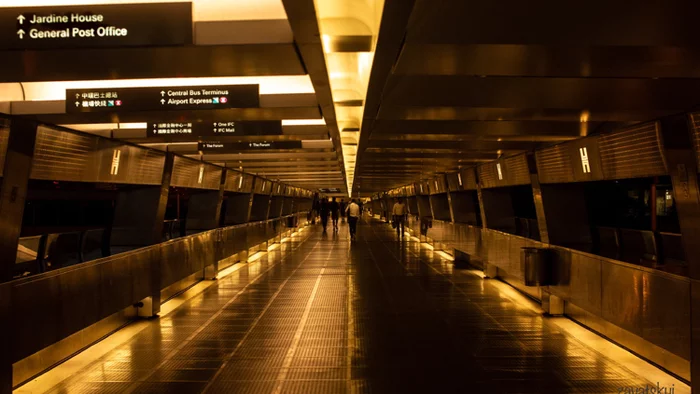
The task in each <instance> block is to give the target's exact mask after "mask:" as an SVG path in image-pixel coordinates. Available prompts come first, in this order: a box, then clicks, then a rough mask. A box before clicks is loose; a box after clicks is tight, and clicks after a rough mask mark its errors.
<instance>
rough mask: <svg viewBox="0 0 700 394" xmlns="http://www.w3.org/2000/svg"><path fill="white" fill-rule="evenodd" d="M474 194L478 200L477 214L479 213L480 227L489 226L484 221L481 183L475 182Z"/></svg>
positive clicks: (484, 210)
mask: <svg viewBox="0 0 700 394" xmlns="http://www.w3.org/2000/svg"><path fill="white" fill-rule="evenodd" d="M476 196H477V199H478V200H479V215H481V228H489V227H488V224H487V223H488V222H487V221H486V209H485V208H484V195H483V193H482V192H481V183H480V182H477V183H476Z"/></svg>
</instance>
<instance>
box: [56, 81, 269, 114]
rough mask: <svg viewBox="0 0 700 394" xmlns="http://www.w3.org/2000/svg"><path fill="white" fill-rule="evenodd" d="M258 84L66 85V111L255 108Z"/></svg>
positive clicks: (258, 104)
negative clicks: (96, 87) (97, 86)
mask: <svg viewBox="0 0 700 394" xmlns="http://www.w3.org/2000/svg"><path fill="white" fill-rule="evenodd" d="M259 91H260V88H259V85H231V86H181V87H145V88H109V89H66V112H67V113H83V112H137V111H181V110H198V109H202V110H205V109H226V108H255V107H259V106H260V95H259Z"/></svg>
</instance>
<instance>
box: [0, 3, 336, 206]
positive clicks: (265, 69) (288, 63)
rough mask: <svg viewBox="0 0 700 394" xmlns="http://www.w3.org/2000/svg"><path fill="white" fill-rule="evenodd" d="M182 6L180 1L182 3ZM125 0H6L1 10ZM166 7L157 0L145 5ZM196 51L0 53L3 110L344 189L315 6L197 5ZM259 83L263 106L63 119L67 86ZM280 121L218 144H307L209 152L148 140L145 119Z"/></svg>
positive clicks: (310, 185)
mask: <svg viewBox="0 0 700 394" xmlns="http://www.w3.org/2000/svg"><path fill="white" fill-rule="evenodd" d="M175 1H179V0H175ZM135 2H139V1H132V0H129V1H123V0H89V1H76V0H0V7H20V6H46V5H70V4H119V3H135ZM140 2H148V3H153V2H160V1H140ZM192 3H193V4H192V6H193V20H194V25H193V32H194V45H187V46H172V47H166V46H161V47H158V46H151V47H132V48H102V49H89V50H88V49H48V50H26V51H0V56H1V57H2V58H3V62H0V112H6V113H11V114H18V115H33V116H36V117H37V118H38V119H40V120H42V121H45V122H48V123H53V124H58V125H64V126H67V127H70V128H73V129H77V130H82V131H85V132H90V133H95V134H100V135H103V136H109V137H114V138H119V139H124V140H128V141H130V142H133V143H137V144H141V145H146V146H149V147H152V148H156V149H161V150H167V151H170V152H176V153H179V154H183V155H186V156H190V157H194V158H198V159H199V158H201V159H203V160H205V161H209V162H212V163H215V164H219V165H222V166H227V167H233V168H237V169H242V170H244V171H246V172H248V173H253V174H258V175H261V176H264V177H267V178H269V179H272V180H279V181H281V182H284V183H287V184H290V185H293V186H298V187H303V188H306V189H309V190H317V189H319V188H337V189H340V190H341V191H342V193H344V194H346V193H347V182H346V176H345V167H344V160H343V148H342V144H341V137H340V131H339V129H338V124H337V121H336V115H335V108H334V102H333V97H332V95H331V89H330V82H329V72H328V70H327V67H326V60H325V57H324V49H323V43H322V41H321V37H320V33H319V25H318V15H317V14H316V9H315V7H314V1H313V0H302V1H297V0H236V1H228V0H194V1H193V2H192ZM238 84H259V85H260V107H259V108H233V109H224V110H196V111H141V112H128V113H77V114H76V113H66V111H65V101H64V99H65V90H66V89H76V88H87V87H95V88H100V87H144V86H202V85H238ZM183 119H187V120H193V121H202V122H203V121H212V120H214V121H219V120H226V121H257V120H281V121H282V135H262V136H239V137H221V138H218V139H217V141H218V140H221V141H220V142H236V141H245V142H253V141H301V148H295V149H276V150H264V151H260V150H256V151H246V150H241V151H235V152H232V153H226V154H202V152H199V151H198V147H197V142H196V141H192V142H168V141H166V140H164V139H163V138H158V137H155V138H154V137H152V136H151V137H149V136H147V131H146V125H147V122H165V121H172V122H175V121H182V120H183Z"/></svg>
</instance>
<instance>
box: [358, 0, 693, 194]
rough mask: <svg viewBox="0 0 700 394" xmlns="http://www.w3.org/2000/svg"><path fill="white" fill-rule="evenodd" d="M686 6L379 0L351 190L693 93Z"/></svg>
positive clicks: (680, 104) (490, 156)
mask: <svg viewBox="0 0 700 394" xmlns="http://www.w3.org/2000/svg"><path fill="white" fill-rule="evenodd" d="M698 8H700V7H699V6H698V5H695V4H692V5H691V4H688V5H687V7H686V5H684V7H676V6H675V5H674V4H671V3H668V2H658V3H654V4H646V3H644V4H641V3H640V4H637V3H636V4H635V5H634V6H633V7H632V6H631V5H630V4H629V3H628V2H622V1H613V2H609V1H607V2H588V3H585V4H580V5H578V6H574V5H572V4H570V3H566V2H560V1H554V0H544V1H538V2H522V1H515V0H506V1H498V2H487V1H483V2H471V1H463V0H387V1H386V3H385V8H384V17H383V19H382V22H381V29H380V33H379V38H378V41H377V46H376V52H375V57H374V63H373V66H372V71H371V76H370V80H369V87H368V93H367V98H366V105H365V110H364V114H363V121H362V129H361V134H360V141H359V147H358V156H357V168H356V175H355V182H354V185H353V191H359V192H360V193H361V195H363V196H367V195H370V194H372V193H374V192H381V191H387V190H389V189H392V188H395V187H398V186H403V185H406V184H408V183H411V182H416V181H418V180H421V179H426V178H430V177H432V176H433V175H434V174H436V173H444V172H449V171H453V170H456V169H459V168H462V167H467V166H473V165H476V164H478V163H481V162H484V161H490V160H494V159H496V158H498V157H499V156H501V155H509V154H513V153H517V152H522V151H526V150H533V149H535V148H537V147H540V146H543V145H548V144H553V143H557V142H561V141H565V140H568V139H573V138H577V137H579V136H582V135H587V134H589V133H595V132H600V131H605V130H610V129H613V128H616V127H619V126H621V125H624V124H629V123H635V122H639V121H645V120H649V119H653V118H657V117H659V116H662V115H666V114H670V113H677V112H681V111H685V110H688V109H690V108H693V107H695V106H697V105H698V104H699V103H700V95H698V93H697V92H699V91H700V78H699V77H700V47H698V45H697V36H696V34H695V33H694V30H695V25H696V21H695V17H694V16H693V15H694V14H695V12H696V11H698Z"/></svg>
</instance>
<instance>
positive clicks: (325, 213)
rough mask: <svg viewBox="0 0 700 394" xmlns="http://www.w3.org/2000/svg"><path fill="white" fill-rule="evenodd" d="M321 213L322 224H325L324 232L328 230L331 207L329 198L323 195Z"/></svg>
mask: <svg viewBox="0 0 700 394" xmlns="http://www.w3.org/2000/svg"><path fill="white" fill-rule="evenodd" d="M318 210H319V214H320V215H321V225H322V226H323V232H324V233H325V232H326V227H328V214H329V213H330V207H329V204H328V199H327V198H326V197H323V198H322V199H321V203H320V204H319V208H318Z"/></svg>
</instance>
